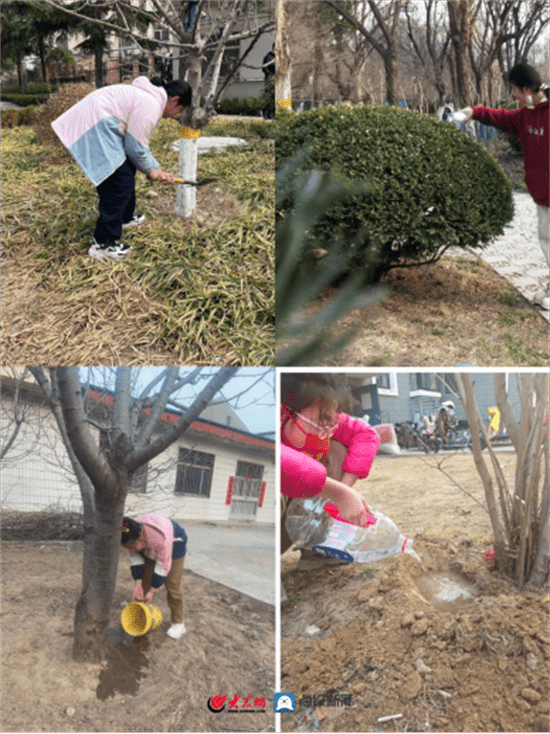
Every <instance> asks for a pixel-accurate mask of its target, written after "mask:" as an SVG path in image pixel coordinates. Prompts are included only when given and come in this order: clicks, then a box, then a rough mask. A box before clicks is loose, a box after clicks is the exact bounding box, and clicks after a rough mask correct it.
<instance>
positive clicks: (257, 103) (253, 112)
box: [218, 97, 263, 117]
mask: <svg viewBox="0 0 550 734" xmlns="http://www.w3.org/2000/svg"><path fill="white" fill-rule="evenodd" d="M262 107H263V103H262V99H261V98H260V97H247V98H235V99H222V101H221V102H220V103H219V104H218V113H219V114H220V115H249V116H252V117H259V116H261V114H262Z"/></svg>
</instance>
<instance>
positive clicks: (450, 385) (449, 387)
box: [443, 372, 458, 394]
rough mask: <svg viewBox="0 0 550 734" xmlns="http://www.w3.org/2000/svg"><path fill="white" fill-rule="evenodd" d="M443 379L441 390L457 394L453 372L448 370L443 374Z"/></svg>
mask: <svg viewBox="0 0 550 734" xmlns="http://www.w3.org/2000/svg"><path fill="white" fill-rule="evenodd" d="M443 380H444V381H445V384H444V385H443V392H447V393H448V392H450V393H456V394H458V385H457V384H456V378H455V376H454V373H452V372H449V373H447V374H445V375H443Z"/></svg>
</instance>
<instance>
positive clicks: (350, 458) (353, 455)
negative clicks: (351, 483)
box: [332, 413, 380, 479]
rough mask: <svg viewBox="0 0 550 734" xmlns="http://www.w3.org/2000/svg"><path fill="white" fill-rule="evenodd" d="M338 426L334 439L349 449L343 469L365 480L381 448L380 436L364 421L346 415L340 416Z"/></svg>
mask: <svg viewBox="0 0 550 734" xmlns="http://www.w3.org/2000/svg"><path fill="white" fill-rule="evenodd" d="M338 424H339V425H338V428H337V430H336V432H335V434H334V435H333V437H332V438H333V439H334V440H335V441H340V443H343V444H344V446H347V447H348V453H347V455H346V458H345V459H344V463H343V464H342V469H343V470H344V471H346V472H349V473H350V474H356V475H357V476H358V477H359V478H360V479H365V478H366V477H368V475H369V472H370V468H371V466H372V462H373V461H374V457H375V456H376V452H377V451H378V447H379V446H380V436H379V435H378V434H377V433H376V431H375V430H374V428H372V427H371V426H369V425H367V424H366V423H365V422H364V421H362V420H360V419H358V418H350V416H349V415H346V414H345V413H340V415H339V416H338Z"/></svg>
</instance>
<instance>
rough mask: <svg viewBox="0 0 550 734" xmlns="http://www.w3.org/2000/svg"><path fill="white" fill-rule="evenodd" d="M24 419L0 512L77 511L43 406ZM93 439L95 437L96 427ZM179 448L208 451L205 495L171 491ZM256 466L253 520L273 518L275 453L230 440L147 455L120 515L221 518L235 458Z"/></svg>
mask: <svg viewBox="0 0 550 734" xmlns="http://www.w3.org/2000/svg"><path fill="white" fill-rule="evenodd" d="M11 405H12V402H11V400H10V398H9V397H7V396H6V397H3V401H2V413H1V420H0V429H1V431H2V441H3V442H4V441H6V440H7V438H8V436H9V433H10V424H9V416H10V408H11ZM26 411H27V415H28V420H26V421H25V422H24V423H23V425H22V426H21V430H20V432H19V434H18V437H17V439H16V441H15V443H14V445H13V446H12V448H11V450H10V451H9V452H8V454H7V455H6V458H5V460H4V462H3V465H2V471H1V475H0V478H1V482H0V489H1V494H0V497H1V502H2V507H3V509H4V510H19V511H38V510H44V509H52V510H59V511H64V512H67V511H72V512H81V511H82V500H81V497H80V490H79V488H78V483H77V481H76V478H75V476H74V473H73V472H72V469H71V466H70V462H69V459H68V456H67V452H66V450H65V446H64V445H63V442H62V440H61V437H60V435H59V431H58V429H57V425H56V423H55V420H54V418H53V416H52V414H51V411H50V410H49V408H46V407H44V406H41V405H35V404H29V405H27V406H26ZM94 432H95V433H96V435H95V440H98V436H97V431H94ZM180 446H185V447H189V448H193V449H196V450H197V451H203V452H205V453H209V454H214V456H215V459H214V469H213V476H212V486H211V491H210V497H193V496H190V495H176V493H175V486H176V472H177V457H178V450H179V447H180ZM239 460H241V461H247V462H252V463H255V464H261V465H263V467H264V474H263V479H262V481H265V482H266V491H265V496H264V502H263V506H262V507H261V508H258V509H257V513H256V516H255V521H256V522H261V523H274V522H275V496H274V491H275V489H274V488H275V469H274V461H275V452H274V451H273V454H272V455H271V456H270V455H269V454H267V452H263V453H262V454H257V453H255V452H254V451H250V449H249V448H248V447H247V446H246V444H245V443H243V444H240V442H238V441H233V442H231V443H230V444H227V445H219V444H217V443H210V442H209V441H208V440H193V441H189V440H185V439H184V440H182V441H181V442H179V443H178V444H177V445H172V446H170V447H169V448H168V449H167V450H166V451H165V452H164V453H163V454H161V455H160V456H158V457H156V458H155V459H153V461H151V462H150V465H149V468H148V482H147V492H146V493H144V494H140V493H134V492H131V493H129V495H128V498H127V501H126V510H125V512H126V514H127V515H130V516H132V515H134V516H135V515H139V514H143V513H146V512H157V513H159V514H162V515H167V516H169V517H173V518H174V519H178V518H180V519H182V520H184V519H186V518H187V519H196V520H205V521H210V522H227V521H231V520H233V519H235V518H232V517H231V506H230V505H226V504H225V500H226V495H227V486H228V482H229V477H231V476H235V473H236V470H237V461H239ZM251 519H253V518H251Z"/></svg>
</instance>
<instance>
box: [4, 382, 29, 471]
mask: <svg viewBox="0 0 550 734" xmlns="http://www.w3.org/2000/svg"><path fill="white" fill-rule="evenodd" d="M6 376H7V375H6V374H5V373H4V374H3V375H2V378H4V377H6ZM10 377H11V379H12V380H13V381H14V390H13V399H12V400H10V401H7V402H6V401H2V406H1V407H2V424H3V429H2V447H1V450H0V459H2V461H3V462H4V461H5V460H6V456H7V454H8V452H9V451H10V450H11V449H12V448H13V445H14V444H15V442H16V440H17V437H18V435H19V432H20V431H21V427H22V426H23V425H24V424H25V423H28V422H29V415H28V413H29V411H28V410H27V409H26V406H25V404H24V403H23V401H22V400H20V399H19V398H20V393H21V389H22V387H23V385H24V384H25V382H26V380H28V378H29V377H30V372H29V371H28V369H27V368H26V367H25V369H24V370H22V371H21V370H17V369H12V370H11V375H10ZM33 445H34V442H33V444H31V446H33ZM27 451H32V448H29V449H27ZM18 458H20V457H18Z"/></svg>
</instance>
